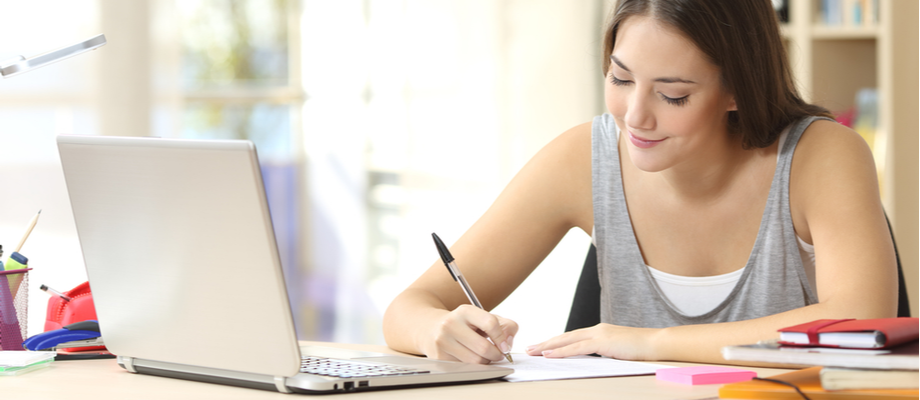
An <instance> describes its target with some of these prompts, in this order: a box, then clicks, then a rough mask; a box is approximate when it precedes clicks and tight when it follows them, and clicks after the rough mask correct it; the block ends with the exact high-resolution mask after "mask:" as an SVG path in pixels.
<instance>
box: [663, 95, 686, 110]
mask: <svg viewBox="0 0 920 400" xmlns="http://www.w3.org/2000/svg"><path fill="white" fill-rule="evenodd" d="M658 94H659V95H661V99H662V100H664V101H665V102H666V103H668V104H670V105H672V106H678V107H680V106H683V105H685V104H687V101H689V100H688V98H689V97H690V95H689V94H688V95H686V96H684V97H678V98H676V99H675V98H672V97H668V96H665V95H663V94H661V93H658Z"/></svg>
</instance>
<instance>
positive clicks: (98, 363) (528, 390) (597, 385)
mask: <svg viewBox="0 0 920 400" xmlns="http://www.w3.org/2000/svg"><path fill="white" fill-rule="evenodd" d="M304 344H318V345H323V346H334V347H346V348H352V349H357V350H366V351H377V352H382V353H393V354H398V353H397V352H395V351H393V350H390V349H389V348H386V347H384V346H373V345H351V344H347V345H346V344H336V343H311V342H305V343H304ZM661 364H667V365H674V366H688V365H692V364H687V363H661ZM748 369H752V370H754V371H757V373H758V375H759V376H762V377H766V376H772V375H776V374H779V373H783V372H787V371H789V370H785V369H773V368H748ZM718 390H719V385H699V386H687V385H679V384H675V383H669V382H659V381H657V380H656V379H655V377H654V376H635V377H617V378H594V379H573V380H562V381H542V382H517V383H509V382H502V381H493V382H485V383H473V384H463V385H450V386H437V387H423V388H412V389H400V390H381V391H370V392H363V393H349V394H342V395H333V397H328V398H329V399H332V398H339V396H345V397H342V398H343V399H368V398H374V399H426V400H427V399H439V400H449V399H463V400H482V399H516V398H526V399H528V400H538V399H553V400H558V399H565V398H571V397H572V396H573V395H577V397H576V398H578V399H579V400H580V399H594V398H597V399H611V398H623V399H653V400H654V399H667V400H673V399H708V398H715V397H718ZM0 396H2V397H3V398H5V399H17V400H31V399H42V400H55V399H60V400H65V399H66V400H84V399H85V400H99V399H132V400H133V399H158V400H183V399H196V400H198V399H222V400H224V399H226V400H234V399H247V400H250V399H255V400H258V399H292V398H295V397H292V396H298V397H299V396H309V395H297V394H293V395H290V394H282V393H276V392H269V391H264V390H256V389H246V388H240V387H233V386H223V385H216V384H211V383H201V382H194V381H186V380H181V379H170V378H161V377H156V376H149V375H140V374H132V373H129V372H127V371H125V370H124V369H122V368H121V367H119V366H118V364H117V363H116V362H115V360H114V359H108V360H84V361H55V362H53V363H52V364H51V365H50V366H49V367H47V368H43V369H40V370H37V371H33V372H29V373H26V374H23V375H19V376H9V377H7V376H2V377H0ZM323 398H326V397H323Z"/></svg>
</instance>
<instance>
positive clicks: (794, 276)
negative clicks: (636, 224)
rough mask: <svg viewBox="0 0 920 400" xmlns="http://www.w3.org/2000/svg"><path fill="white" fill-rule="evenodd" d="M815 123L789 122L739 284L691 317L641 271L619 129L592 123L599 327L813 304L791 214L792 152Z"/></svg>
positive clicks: (656, 324) (709, 318)
mask: <svg viewBox="0 0 920 400" xmlns="http://www.w3.org/2000/svg"><path fill="white" fill-rule="evenodd" d="M816 119H817V118H815V117H808V118H804V119H802V120H801V121H799V122H796V123H794V124H793V126H792V127H790V129H789V133H788V134H787V137H786V140H785V141H784V142H783V143H782V149H780V150H779V152H780V154H779V156H778V159H777V163H776V172H775V173H774V175H773V182H772V184H771V186H770V194H769V197H768V198H767V205H766V207H765V209H764V212H763V217H762V219H761V222H760V230H759V231H758V232H757V239H756V240H755V242H754V248H753V249H752V250H751V254H750V256H749V258H748V261H747V264H746V265H745V268H744V272H743V273H742V275H741V278H740V279H739V280H738V283H737V284H736V285H735V287H734V289H733V290H732V291H731V293H730V294H729V295H728V297H726V298H725V300H724V301H722V303H720V304H719V305H717V306H716V307H715V308H714V309H712V310H711V311H709V312H707V313H705V314H702V315H697V316H690V315H684V314H682V313H680V312H679V311H677V309H676V308H675V307H674V306H673V305H672V304H671V303H670V302H669V301H668V300H667V298H666V297H665V296H664V295H663V294H662V292H661V290H660V289H659V288H658V286H657V284H656V283H655V279H654V278H653V277H652V276H651V273H650V272H649V271H648V268H647V267H646V264H645V260H643V258H642V254H641V253H640V252H639V245H638V242H637V241H636V236H635V234H634V231H633V228H632V223H631V222H630V218H629V210H628V209H627V207H626V196H625V195H624V193H623V181H622V175H621V173H620V157H619V150H618V146H617V129H618V128H617V126H616V124H615V123H614V121H613V117H612V116H611V115H610V114H604V115H601V116H598V117H595V118H594V124H593V126H592V132H591V136H592V145H591V147H592V186H593V191H594V193H593V197H594V231H595V232H594V242H595V244H596V246H597V261H598V279H599V281H600V286H601V322H604V323H609V324H614V325H621V326H635V327H647V328H665V327H669V326H676V325H691V324H708V323H716V322H728V321H739V320H746V319H752V318H758V317H763V316H767V315H772V314H776V313H780V312H783V311H788V310H791V309H795V308H799V307H803V306H806V305H809V304H814V303H817V302H818V300H817V296H815V294H814V292H813V291H812V290H811V287H810V285H809V283H808V278H807V277H806V274H805V269H804V267H803V266H802V259H801V256H800V255H799V250H798V245H797V243H796V236H795V231H794V230H793V226H792V214H791V212H790V209H789V171H790V166H791V165H792V154H793V152H794V151H795V146H796V144H797V143H798V141H799V137H801V135H802V132H804V131H805V128H807V127H808V125H810V124H811V123H812V121H814V120H816Z"/></svg>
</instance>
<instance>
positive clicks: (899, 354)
mask: <svg viewBox="0 0 920 400" xmlns="http://www.w3.org/2000/svg"><path fill="white" fill-rule="evenodd" d="M917 349H918V347H917V341H916V340H915V341H913V342H909V343H904V344H902V345H900V346H896V347H893V348H891V349H886V350H868V349H867V350H854V349H837V348H830V347H790V346H782V345H780V344H779V343H778V342H777V341H776V340H771V341H764V342H760V343H757V344H749V345H739V346H726V347H723V348H722V356H723V357H725V359H726V360H739V361H759V362H768V363H777V364H788V365H822V366H829V367H846V368H869V369H907V370H917V369H918V365H920V357H918V351H917Z"/></svg>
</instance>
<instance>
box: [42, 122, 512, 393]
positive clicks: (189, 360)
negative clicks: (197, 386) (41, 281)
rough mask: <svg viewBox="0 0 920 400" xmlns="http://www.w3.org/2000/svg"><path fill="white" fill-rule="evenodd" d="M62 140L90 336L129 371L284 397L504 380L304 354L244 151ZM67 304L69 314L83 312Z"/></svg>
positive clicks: (254, 167) (331, 353)
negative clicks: (98, 334)
mask: <svg viewBox="0 0 920 400" xmlns="http://www.w3.org/2000/svg"><path fill="white" fill-rule="evenodd" d="M57 141H58V149H59V153H60V157H61V164H62V166H63V170H64V180H65V182H66V184H67V191H68V193H69V195H70V200H71V206H72V209H73V215H74V221H75V225H76V227H77V234H78V236H79V239H80V246H81V248H82V250H83V256H84V261H85V264H86V271H87V275H88V277H89V282H90V283H91V285H92V290H93V292H92V293H93V301H94V303H95V307H96V314H97V315H98V320H99V327H100V330H101V331H102V335H103V337H104V338H105V344H106V347H107V348H108V349H109V351H111V352H112V353H114V354H117V355H118V363H119V364H120V365H121V366H122V367H123V368H125V369H126V370H128V371H130V372H137V373H145V374H151V375H159V376H169V377H174V378H184V379H191V380H200V381H205V382H212V383H221V384H230V385H237V386H246V387H252V388H259V389H265V390H272V391H280V392H285V393H289V392H306V393H335V392H344V391H353V390H369V389H376V388H397V387H405V386H416V385H424V384H448V383H461V382H470V381H480V380H489V379H496V378H500V377H503V376H505V375H508V374H510V373H511V372H512V371H513V370H511V369H509V368H502V367H496V366H488V365H473V364H464V363H457V362H447V361H438V360H431V359H426V358H415V357H402V356H393V355H388V354H382V353H370V352H356V351H351V350H345V349H333V348H327V347H319V346H305V347H300V345H299V343H298V341H297V336H296V333H295V330H294V320H293V316H292V314H291V305H290V302H289V300H288V297H287V290H286V285H285V281H284V273H283V270H282V266H281V261H280V257H279V255H278V249H277V246H276V243H275V237H274V233H273V230H272V222H271V217H270V214H269V209H268V202H267V199H266V197H265V190H264V186H263V182H262V175H261V170H260V168H259V162H258V157H257V156H256V151H255V147H254V146H253V144H252V143H251V142H249V141H232V140H213V141H206V140H178V139H156V138H136V137H135V138H124V137H110V136H83V137H81V136H59V137H58V139H57ZM164 250H168V251H169V254H168V256H162V255H163V254H164V253H163V252H164ZM203 283H205V284H203ZM228 293H232V294H234V295H235V296H236V297H235V298H233V299H230V300H228V296H227V294H228ZM68 295H69V296H71V297H74V300H73V301H71V302H69V303H68V304H73V303H76V302H77V301H78V299H77V298H76V296H74V295H73V294H72V292H71V293H68ZM306 298H308V299H309V298H310V296H307V297H306ZM336 368H341V369H337V370H334V369H336Z"/></svg>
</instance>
